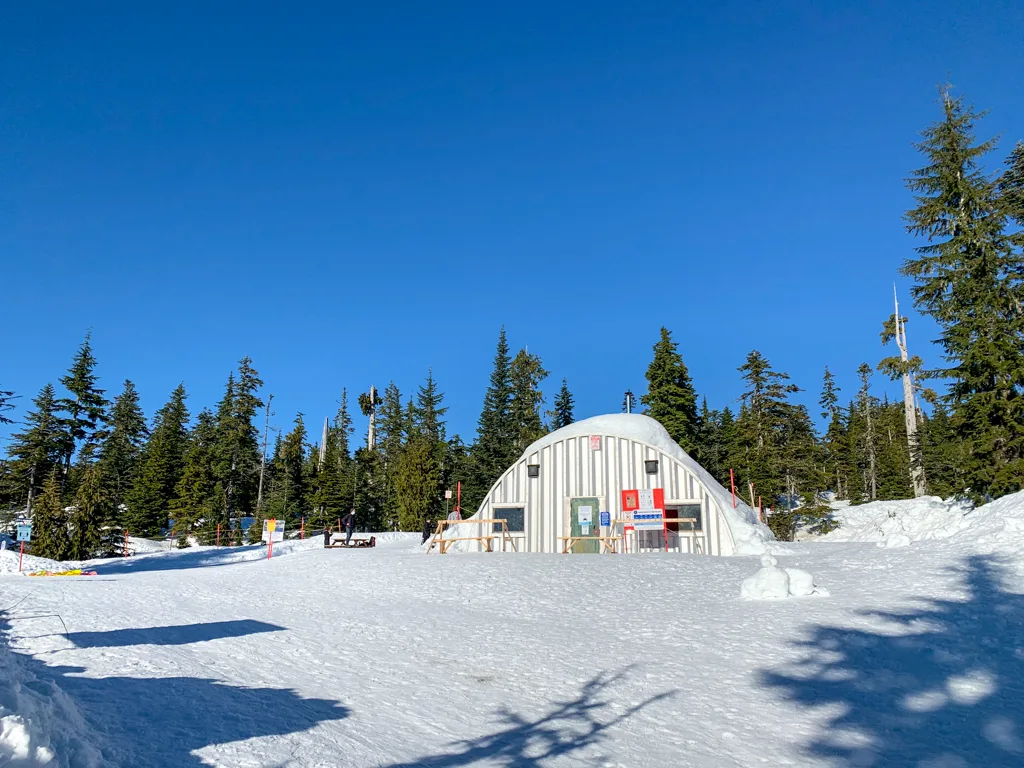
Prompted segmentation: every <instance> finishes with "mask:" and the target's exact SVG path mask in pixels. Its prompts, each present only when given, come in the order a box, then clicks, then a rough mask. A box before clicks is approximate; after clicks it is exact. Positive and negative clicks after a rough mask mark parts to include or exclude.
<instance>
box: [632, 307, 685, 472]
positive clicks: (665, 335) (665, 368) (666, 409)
mask: <svg viewBox="0 0 1024 768" xmlns="http://www.w3.org/2000/svg"><path fill="white" fill-rule="evenodd" d="M678 347H679V345H678V344H676V342H674V341H673V340H672V334H671V333H670V332H669V331H668V329H667V328H664V327H663V328H662V329H661V338H660V339H658V343H657V344H655V345H654V359H653V360H652V361H651V364H650V366H648V368H647V394H646V395H644V396H643V397H641V398H640V402H641V403H643V404H644V405H645V406H647V415H648V416H650V417H651V418H652V419H655V420H657V421H658V422H659V423H660V424H661V425H662V426H663V427H664V428H665V430H666V431H667V432H668V434H669V436H670V437H671V438H672V439H673V440H675V441H676V442H677V443H679V445H680V446H681V447H682V449H683V450H684V451H686V452H687V453H690V454H693V453H695V451H696V448H697V440H698V432H699V429H700V427H699V423H698V418H697V392H696V391H695V390H694V388H693V381H692V380H691V379H690V372H689V371H688V370H687V368H686V365H685V364H684V363H683V357H682V355H680V354H679V351H678Z"/></svg>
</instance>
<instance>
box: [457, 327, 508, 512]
mask: <svg viewBox="0 0 1024 768" xmlns="http://www.w3.org/2000/svg"><path fill="white" fill-rule="evenodd" d="M511 369H512V360H511V358H510V357H509V348H508V340H507V339H506V337H505V328H504V327H502V329H501V332H500V334H499V335H498V348H497V350H496V352H495V354H494V367H493V369H492V370H491V378H490V384H489V385H488V387H487V392H486V394H485V395H484V405H483V409H482V410H481V411H480V419H479V420H478V421H477V436H476V442H475V443H474V444H473V447H472V448H471V449H470V456H471V465H472V471H471V472H470V476H469V478H468V480H467V482H466V488H465V498H466V506H467V507H468V508H470V509H475V508H476V507H477V506H478V505H479V503H480V502H481V501H482V500H483V498H484V496H485V495H486V494H487V492H488V491H489V490H490V488H491V486H492V485H493V484H494V482H495V481H496V480H497V479H498V477H499V476H500V475H501V473H502V472H504V471H505V469H507V468H508V467H509V466H511V464H512V462H513V461H514V460H515V458H517V454H516V445H515V432H514V430H513V428H512V423H511V418H510V416H509V405H510V403H511V401H512V370H511Z"/></svg>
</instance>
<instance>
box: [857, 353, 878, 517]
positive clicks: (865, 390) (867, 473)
mask: <svg viewBox="0 0 1024 768" xmlns="http://www.w3.org/2000/svg"><path fill="white" fill-rule="evenodd" d="M857 374H858V375H859V376H860V391H859V392H858V393H857V413H858V416H859V417H860V421H859V424H858V427H859V428H858V429H855V430H851V431H852V432H853V433H854V435H855V436H856V437H857V438H859V440H857V450H858V454H859V465H860V468H861V476H862V478H863V483H862V488H861V494H859V496H858V497H857V498H858V499H859V500H861V501H874V500H875V499H877V498H878V447H877V440H876V433H875V428H876V424H877V421H878V418H877V416H876V415H874V414H873V411H875V410H876V409H877V407H878V401H877V400H876V399H875V398H873V397H872V396H871V366H870V365H868V364H867V363H862V364H861V366H860V368H858V369H857Z"/></svg>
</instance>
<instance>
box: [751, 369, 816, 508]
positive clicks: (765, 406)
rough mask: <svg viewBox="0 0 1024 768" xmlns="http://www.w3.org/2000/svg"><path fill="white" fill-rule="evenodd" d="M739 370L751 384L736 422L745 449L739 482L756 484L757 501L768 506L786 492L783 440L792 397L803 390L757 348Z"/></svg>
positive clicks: (788, 419) (789, 417) (789, 415)
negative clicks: (790, 382) (761, 501)
mask: <svg viewBox="0 0 1024 768" xmlns="http://www.w3.org/2000/svg"><path fill="white" fill-rule="evenodd" d="M739 371H740V373H742V374H743V380H744V381H745V382H746V384H747V391H746V392H744V393H743V395H742V398H741V399H742V401H743V406H742V408H741V410H740V418H739V420H738V421H737V423H736V438H737V444H738V446H739V448H740V450H741V452H742V458H741V467H740V468H741V472H740V477H741V478H742V483H740V484H739V485H740V489H741V492H742V491H743V490H747V491H748V492H749V484H750V483H753V485H754V496H755V498H754V499H753V501H754V503H755V504H756V503H757V499H756V497H757V496H760V497H762V498H763V499H764V504H765V505H766V506H772V505H774V503H775V500H776V499H778V498H779V496H781V495H782V494H783V493H784V492H785V491H786V477H785V466H784V461H783V451H782V443H783V441H784V436H785V433H786V428H787V425H788V423H789V421H790V420H791V419H792V418H793V415H792V412H791V410H790V404H789V400H788V398H789V395H791V394H793V393H796V392H799V391H800V389H799V388H798V387H797V386H795V385H793V384H789V383H787V382H788V381H789V376H788V375H786V374H785V373H778V372H776V371H773V370H772V368H771V365H770V364H769V362H768V360H767V359H765V357H764V356H763V355H762V354H761V353H760V352H758V351H757V350H754V351H753V352H751V353H750V354H749V355H747V360H746V362H745V363H744V364H743V365H742V366H740V368H739Z"/></svg>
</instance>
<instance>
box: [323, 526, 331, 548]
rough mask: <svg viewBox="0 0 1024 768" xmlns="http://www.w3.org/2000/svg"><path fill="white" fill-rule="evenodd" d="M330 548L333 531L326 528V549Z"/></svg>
mask: <svg viewBox="0 0 1024 768" xmlns="http://www.w3.org/2000/svg"><path fill="white" fill-rule="evenodd" d="M329 546H331V529H330V528H324V549H327V548H328V547H329Z"/></svg>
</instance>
